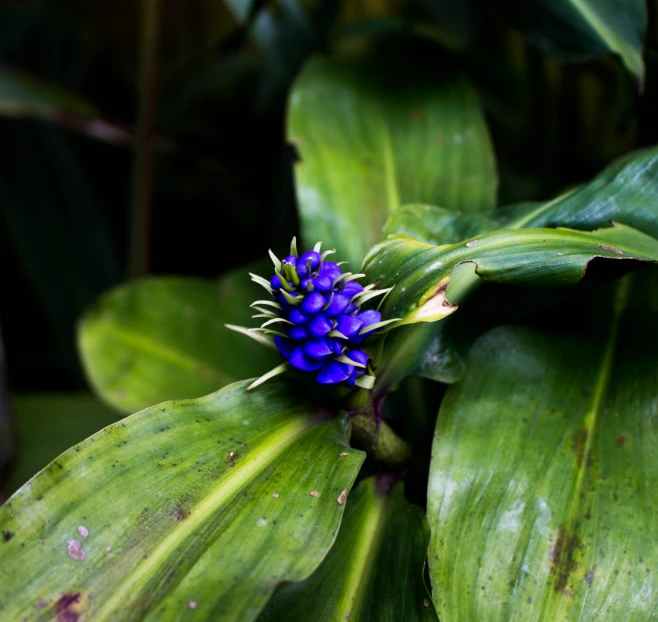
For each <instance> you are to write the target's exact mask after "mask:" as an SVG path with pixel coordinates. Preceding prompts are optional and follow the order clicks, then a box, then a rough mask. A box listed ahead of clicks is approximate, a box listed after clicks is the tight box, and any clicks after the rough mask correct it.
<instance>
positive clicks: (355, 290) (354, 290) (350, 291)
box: [342, 281, 363, 298]
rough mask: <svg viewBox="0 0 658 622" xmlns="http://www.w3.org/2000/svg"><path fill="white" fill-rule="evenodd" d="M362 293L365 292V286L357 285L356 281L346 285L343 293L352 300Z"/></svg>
mask: <svg viewBox="0 0 658 622" xmlns="http://www.w3.org/2000/svg"><path fill="white" fill-rule="evenodd" d="M362 291H363V285H361V284H360V283H357V282H356V281H350V282H349V283H345V286H344V287H343V291H342V293H343V295H345V296H349V297H350V298H351V297H352V296H355V295H356V294H360V293H361V292H362Z"/></svg>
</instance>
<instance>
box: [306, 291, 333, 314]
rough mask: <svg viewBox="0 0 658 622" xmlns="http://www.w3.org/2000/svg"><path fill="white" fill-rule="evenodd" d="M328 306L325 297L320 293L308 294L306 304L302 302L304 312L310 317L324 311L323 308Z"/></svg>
mask: <svg viewBox="0 0 658 622" xmlns="http://www.w3.org/2000/svg"><path fill="white" fill-rule="evenodd" d="M326 304H327V301H326V300H325V298H324V296H323V295H322V294H319V293H318V292H311V293H310V294H306V297H305V298H304V302H302V311H303V312H304V313H308V314H309V315H314V314H316V313H319V312H320V311H322V308H323V307H324V306H325V305H326Z"/></svg>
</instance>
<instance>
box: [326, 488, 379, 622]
mask: <svg viewBox="0 0 658 622" xmlns="http://www.w3.org/2000/svg"><path fill="white" fill-rule="evenodd" d="M373 497H374V502H373V503H368V509H367V511H366V513H365V516H364V518H363V519H362V521H363V522H362V524H361V529H360V533H359V538H358V548H356V551H355V552H354V555H353V557H352V563H351V565H350V566H349V568H348V570H347V572H346V573H345V575H344V583H343V585H345V588H346V589H345V590H344V592H343V596H342V598H341V599H340V603H339V606H338V607H337V615H336V620H347V619H356V618H353V617H352V614H353V612H354V611H355V610H356V609H357V607H358V606H359V604H360V603H361V602H362V600H363V598H364V595H365V592H366V590H367V587H368V583H369V580H370V576H371V574H372V570H373V567H374V565H375V559H376V557H377V555H376V550H377V548H378V545H379V541H380V539H381V536H382V533H383V523H384V521H383V520H382V519H383V516H384V509H385V506H386V498H385V497H382V496H381V495H379V494H378V493H377V492H374V494H373Z"/></svg>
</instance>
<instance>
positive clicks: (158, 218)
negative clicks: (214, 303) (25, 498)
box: [0, 0, 658, 453]
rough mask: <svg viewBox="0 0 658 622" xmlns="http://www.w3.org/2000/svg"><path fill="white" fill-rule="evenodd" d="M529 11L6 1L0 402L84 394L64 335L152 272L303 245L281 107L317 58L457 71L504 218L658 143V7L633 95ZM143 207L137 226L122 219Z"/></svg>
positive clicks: (321, 3)
mask: <svg viewBox="0 0 658 622" xmlns="http://www.w3.org/2000/svg"><path fill="white" fill-rule="evenodd" d="M526 4H527V3H522V2H516V1H515V0H507V1H506V2H502V3H501V2H496V3H490V2H485V1H484V0H481V1H480V0H472V1H471V2H463V1H461V0H445V1H440V0H406V1H403V0H397V1H393V0H389V1H385V0H380V1H374V0H359V1H352V0H349V1H348V0H343V2H341V1H340V0H314V1H303V0H280V1H279V2H275V1H272V2H266V1H263V0H255V1H254V2H240V1H238V0H230V1H227V2H225V3H222V2H210V1H209V0H193V1H190V0H185V1H184V0H161V1H160V2H157V1H156V0H151V1H150V2H143V3H139V2H129V1H127V0H119V1H116V0H115V1H114V2H108V1H106V0H99V1H97V2H81V1H78V0H49V1H46V0H44V1H36V0H29V1H9V0H3V1H2V3H1V4H0V266H1V267H2V268H1V272H0V274H2V277H3V283H2V289H1V291H2V294H0V325H1V327H2V335H3V338H4V346H5V357H4V358H5V364H6V370H5V371H6V377H7V385H8V388H9V391H10V392H12V393H25V392H43V391H54V390H57V391H71V390H80V389H84V388H85V386H86V383H85V380H84V377H83V375H82V371H81V367H80V362H79V358H78V356H77V353H76V349H75V322H76V319H77V318H78V316H79V314H80V313H81V311H82V310H83V309H84V308H85V306H86V305H88V304H89V303H90V302H91V301H92V300H93V299H94V298H95V297H96V296H97V295H98V294H99V293H101V292H103V291H105V290H107V289H108V288H110V287H112V286H113V285H115V284H117V283H119V282H122V281H124V280H126V279H128V278H134V277H137V276H140V275H141V274H144V273H147V272H148V273H152V274H189V275H200V276H207V277H213V276H216V275H218V274H220V273H223V272H226V271H227V270H230V269H231V268H235V267H237V266H239V265H242V264H244V263H245V262H248V261H251V260H255V259H259V258H262V257H263V254H264V251H265V250H266V249H267V248H268V247H272V248H275V249H279V248H283V247H284V246H285V244H286V243H287V242H288V241H289V239H290V237H291V235H293V234H295V233H296V232H297V224H296V214H295V203H294V201H295V199H294V192H293V164H294V161H295V158H296V157H297V156H296V153H295V150H294V147H293V146H291V145H288V144H286V142H285V139H284V136H285V111H286V99H287V95H288V93H289V90H290V86H291V84H292V82H293V80H294V79H295V77H296V75H297V74H298V72H299V69H300V68H301V66H302V65H303V63H304V61H305V60H306V59H307V58H308V57H309V56H310V55H312V54H316V53H336V54H387V55H388V57H390V58H391V59H392V60H391V62H392V63H393V62H396V63H400V64H402V65H405V64H410V63H411V64H421V63H422V64H423V65H424V66H426V67H427V68H429V69H430V71H436V72H437V74H438V73H440V72H441V71H442V68H443V67H444V66H446V65H450V66H457V67H461V68H462V69H463V70H464V71H465V72H466V73H467V74H468V75H469V76H470V78H471V80H472V81H473V82H474V84H475V85H476V87H477V89H478V92H479V95H480V98H481V101H482V104H483V107H484V111H485V114H486V117H487V121H488V123H489V127H490V130H491V133H492V136H493V141H494V146H495V150H496V156H497V159H498V166H499V173H500V191H499V201H498V203H499V204H500V205H505V204H510V203H514V202H518V201H522V200H523V201H525V200H541V199H547V198H550V197H552V196H553V195H554V194H555V193H557V192H559V191H560V190H563V189H564V188H566V187H568V186H569V185H571V184H574V183H577V182H579V181H582V180H585V179H587V178H589V177H591V176H593V175H594V174H595V173H596V172H598V171H599V170H601V169H602V168H603V167H604V166H605V165H606V164H607V163H608V162H610V161H611V160H612V159H614V158H616V157H618V156H620V155H622V154H624V153H626V152H628V151H630V150H632V149H635V148H638V147H641V146H644V145H649V144H654V143H656V142H658V129H657V128H656V124H655V123H654V122H653V121H654V120H653V117H654V116H655V110H656V109H658V87H657V86H656V84H657V80H656V79H657V78H658V25H657V22H656V3H655V2H650V3H649V28H648V34H647V40H646V48H645V49H646V52H645V58H644V60H645V64H646V78H645V80H644V83H643V84H638V82H637V80H636V78H635V77H634V76H632V75H631V74H630V73H629V72H628V71H627V69H626V68H624V66H623V65H622V63H621V61H620V59H619V58H617V57H615V56H612V55H604V56H598V55H596V58H592V59H589V60H588V59H587V58H584V57H586V56H587V53H584V52H586V50H585V51H584V50H581V49H577V48H576V49H571V48H569V47H568V46H567V48H564V49H561V50H559V51H558V53H556V50H555V49H551V48H550V46H547V45H546V43H545V41H544V39H543V38H542V35H541V34H538V33H537V32H536V31H535V30H534V20H535V19H536V16H535V15H533V14H532V11H528V10H526V9H524V6H526ZM537 4H539V5H541V4H542V3H537ZM152 6H157V7H159V13H160V18H161V19H160V26H161V27H160V29H159V31H160V37H159V45H157V46H156V47H157V53H156V58H155V61H154V65H153V67H154V68H155V69H156V72H155V73H156V74H157V82H154V83H152V84H150V85H149V83H148V82H147V81H145V80H144V78H143V77H142V76H143V73H142V72H140V63H141V62H142V60H143V56H144V51H143V50H144V49H145V46H146V49H148V46H149V36H148V34H147V35H144V34H142V30H143V25H144V22H145V21H146V16H145V12H146V11H147V10H148V7H152ZM524 33H525V34H524ZM567 38H568V37H567ZM577 39H578V37H576V40H577ZM569 40H571V41H573V40H574V38H573V37H571V38H570V39H569ZM574 59H577V60H578V61H579V62H577V63H574V62H571V61H573V60H574ZM17 85H18V86H17ZM19 87H20V88H19ZM17 89H18V91H20V93H24V92H26V93H28V95H27V96H25V97H16V93H17ZM21 89H23V90H21ZM149 97H151V98H152V101H153V102H155V103H154V104H153V107H152V109H153V110H154V111H156V112H155V114H156V116H155V138H154V140H153V143H152V147H153V152H154V160H153V184H152V187H151V188H150V189H149V188H148V187H145V188H142V189H143V190H144V191H145V192H146V195H144V194H142V195H141V196H142V198H141V199H139V198H138V197H139V196H140V195H139V192H138V191H139V184H135V183H134V182H133V179H135V178H136V177H140V179H142V180H143V176H140V175H139V174H137V175H136V174H135V172H134V166H135V160H136V153H135V152H136V149H135V144H136V136H138V135H139V133H140V130H141V129H143V128H142V127H140V121H139V112H138V110H139V103H140V98H141V99H142V101H146V102H147V104H148V98H149ZM147 110H148V106H147ZM318 114H321V111H319V112H318ZM141 123H142V125H143V121H142V122H141ZM137 144H139V140H137ZM142 144H143V142H142ZM138 149H139V147H138ZM138 161H139V159H138ZM147 169H148V166H147ZM142 170H144V169H142ZM144 196H146V198H144ZM148 204H150V206H151V207H150V219H149V224H148V226H147V227H146V229H145V231H144V232H140V229H139V228H136V227H135V224H134V223H135V218H136V217H138V216H139V214H140V213H142V211H143V209H144V206H145V205H148ZM308 242H311V243H312V242H314V241H308ZM140 253H145V255H146V257H147V259H148V261H147V263H144V262H142V263H141V265H140V262H139V260H138V256H139V254H140ZM2 360H3V359H2V357H0V362H2ZM82 436H84V434H82V435H81V437H82ZM4 438H5V439H6V438H8V437H7V435H6V434H5V436H4ZM23 445H24V446H29V439H27V438H26V439H23ZM1 452H2V450H1V449H0V453H1Z"/></svg>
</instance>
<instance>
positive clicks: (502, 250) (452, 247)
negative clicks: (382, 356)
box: [364, 225, 658, 324]
mask: <svg viewBox="0 0 658 622" xmlns="http://www.w3.org/2000/svg"><path fill="white" fill-rule="evenodd" d="M595 257H601V258H607V259H636V260H641V261H658V240H656V239H654V238H652V237H650V236H648V235H646V234H644V233H642V232H640V231H636V230H635V229H632V228H630V227H627V226H625V225H616V226H614V227H611V228H608V229H598V230H596V231H592V232H583V231H575V230H571V229H518V230H501V231H494V232H493V233H487V234H484V235H481V236H477V237H475V238H472V239H471V240H469V241H467V242H464V243H459V244H447V245H443V246H432V245H430V244H425V243H423V242H418V241H416V240H413V239H411V238H408V237H406V236H398V237H392V238H389V239H388V240H387V241H385V242H382V243H381V244H379V245H377V246H375V247H374V248H373V249H372V250H371V251H370V253H369V254H368V257H366V260H365V263H364V266H365V271H366V273H367V275H368V278H369V280H370V281H379V282H380V286H381V287H382V288H384V287H391V286H395V288H394V289H393V291H391V293H390V294H389V295H388V296H387V298H386V300H385V301H384V303H383V305H382V317H383V318H384V319H388V318H400V320H401V322H400V323H401V324H413V323H415V322H433V321H436V320H440V319H442V318H444V317H446V316H447V315H450V314H451V313H453V312H454V311H455V310H456V308H457V307H456V306H455V304H452V303H453V302H458V300H457V299H456V298H454V297H453V298H452V302H451V300H450V292H449V291H448V295H446V290H448V287H449V286H450V285H451V283H450V281H451V278H452V276H451V275H452V273H453V270H454V269H455V267H456V266H459V265H460V264H464V263H469V262H470V263H472V264H474V266H475V271H474V272H473V271H471V274H469V273H468V271H467V270H464V269H463V268H462V270H460V275H459V276H460V280H464V281H465V287H464V288H463V289H464V290H468V283H469V281H470V283H476V282H477V280H478V279H477V277H480V278H481V279H483V280H485V281H492V282H496V283H506V284H514V285H533V286H540V285H542V286H547V285H548V286H559V285H572V284H575V283H577V282H578V281H580V280H581V279H582V277H583V276H584V274H585V271H586V269H587V266H588V264H589V262H590V261H591V260H592V259H593V258H595ZM462 276H463V278H461V277H462Z"/></svg>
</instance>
